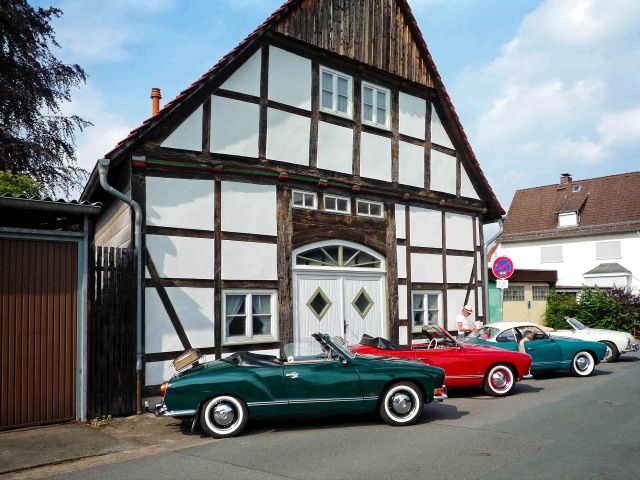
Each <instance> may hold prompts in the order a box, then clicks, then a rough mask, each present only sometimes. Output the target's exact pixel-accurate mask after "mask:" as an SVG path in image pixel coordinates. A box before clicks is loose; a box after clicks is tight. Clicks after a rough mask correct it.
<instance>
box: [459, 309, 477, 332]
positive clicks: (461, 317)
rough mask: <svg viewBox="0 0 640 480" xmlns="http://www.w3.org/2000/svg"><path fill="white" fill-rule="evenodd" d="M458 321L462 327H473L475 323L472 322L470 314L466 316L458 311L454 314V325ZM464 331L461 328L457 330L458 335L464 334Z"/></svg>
mask: <svg viewBox="0 0 640 480" xmlns="http://www.w3.org/2000/svg"><path fill="white" fill-rule="evenodd" d="M458 323H461V324H462V328H473V327H475V323H473V320H471V315H469V316H468V317H465V316H464V315H463V314H462V312H460V313H459V314H458V315H457V316H456V325H457V324H458ZM464 333H465V332H464V331H462V330H458V334H459V335H464Z"/></svg>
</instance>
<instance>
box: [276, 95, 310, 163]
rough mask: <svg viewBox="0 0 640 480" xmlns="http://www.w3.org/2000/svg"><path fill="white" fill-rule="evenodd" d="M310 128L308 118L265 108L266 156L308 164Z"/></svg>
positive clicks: (288, 161) (281, 160)
mask: <svg viewBox="0 0 640 480" xmlns="http://www.w3.org/2000/svg"><path fill="white" fill-rule="evenodd" d="M310 128H311V119H310V118H307V117H303V116H301V115H294V114H292V113H288V112H283V111H282V110H275V109H273V108H269V109H267V158H268V159H270V160H278V161H280V162H287V163H295V164H296V165H309V130H310Z"/></svg>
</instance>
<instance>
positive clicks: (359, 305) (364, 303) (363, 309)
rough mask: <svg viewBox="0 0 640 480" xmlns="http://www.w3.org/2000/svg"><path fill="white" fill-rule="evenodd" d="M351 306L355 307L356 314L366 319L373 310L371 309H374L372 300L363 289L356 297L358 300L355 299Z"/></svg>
mask: <svg viewBox="0 0 640 480" xmlns="http://www.w3.org/2000/svg"><path fill="white" fill-rule="evenodd" d="M351 305H353V308H355V309H356V312H358V314H359V315H360V316H361V317H362V318H364V317H366V316H367V313H369V310H371V307H373V300H371V297H370V296H369V294H368V293H367V291H366V290H365V289H364V287H363V288H361V289H360V291H359V292H358V294H357V295H356V298H354V299H353V302H351Z"/></svg>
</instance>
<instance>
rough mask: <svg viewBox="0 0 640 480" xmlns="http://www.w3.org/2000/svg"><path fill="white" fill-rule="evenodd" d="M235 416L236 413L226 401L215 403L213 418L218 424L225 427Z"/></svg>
mask: <svg viewBox="0 0 640 480" xmlns="http://www.w3.org/2000/svg"><path fill="white" fill-rule="evenodd" d="M235 418H236V414H235V412H234V410H233V408H231V406H230V405H228V404H226V403H221V404H219V405H216V408H215V409H214V410H213V420H214V421H215V422H216V423H217V424H218V425H222V426H223V427H226V426H227V425H230V424H231V423H232V422H233V421H234V420H235Z"/></svg>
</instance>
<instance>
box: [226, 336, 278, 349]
mask: <svg viewBox="0 0 640 480" xmlns="http://www.w3.org/2000/svg"><path fill="white" fill-rule="evenodd" d="M278 341H279V339H278V337H274V336H271V335H269V336H260V337H237V338H232V339H225V340H223V341H222V346H223V347H230V346H234V345H254V344H256V345H257V344H260V343H275V342H278Z"/></svg>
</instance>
